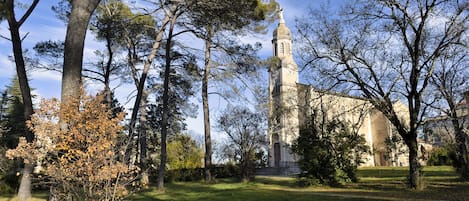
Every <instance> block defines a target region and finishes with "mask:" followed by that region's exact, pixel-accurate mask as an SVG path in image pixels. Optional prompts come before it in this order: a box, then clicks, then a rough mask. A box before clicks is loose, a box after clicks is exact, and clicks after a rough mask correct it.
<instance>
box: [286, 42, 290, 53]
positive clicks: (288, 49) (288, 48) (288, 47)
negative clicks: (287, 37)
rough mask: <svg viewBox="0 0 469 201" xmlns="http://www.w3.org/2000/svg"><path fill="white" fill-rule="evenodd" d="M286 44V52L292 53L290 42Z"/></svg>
mask: <svg viewBox="0 0 469 201" xmlns="http://www.w3.org/2000/svg"><path fill="white" fill-rule="evenodd" d="M286 46H287V47H286V50H287V52H286V54H290V52H291V50H290V44H289V43H287V44H286Z"/></svg>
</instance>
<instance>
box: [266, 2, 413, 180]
mask: <svg viewBox="0 0 469 201" xmlns="http://www.w3.org/2000/svg"><path fill="white" fill-rule="evenodd" d="M279 16H280V20H279V23H278V25H277V27H276V29H275V30H274V32H273V39H272V47H273V56H274V60H275V63H276V64H274V65H271V66H270V69H269V107H270V108H269V131H268V132H269V133H268V135H269V140H270V143H269V166H270V167H274V168H278V169H279V170H281V171H282V173H283V174H293V173H297V172H298V171H299V168H298V165H297V163H296V162H297V161H298V159H299V157H300V156H297V155H295V154H294V153H292V152H291V150H290V145H292V143H293V142H294V140H295V139H296V138H297V137H298V136H299V133H300V128H301V126H303V125H304V123H305V119H306V118H307V117H309V116H311V114H312V110H315V109H319V110H320V111H321V112H322V113H323V114H324V115H326V116H327V118H339V119H341V120H344V121H347V122H350V123H352V124H353V125H355V126H354V128H355V129H356V132H358V133H359V134H360V135H362V136H363V137H364V138H365V139H366V143H367V144H368V146H369V147H370V150H371V154H368V155H366V156H364V157H363V158H364V160H365V163H364V164H362V166H402V165H404V166H405V165H407V163H408V159H407V158H406V156H405V155H403V154H400V155H398V154H391V157H388V156H387V155H386V147H385V140H386V138H390V136H391V135H392V133H393V132H392V126H391V123H390V122H389V121H388V120H387V118H386V117H385V116H384V115H383V114H382V113H381V112H379V111H377V110H376V109H374V108H373V107H372V105H371V104H370V103H369V102H367V101H366V100H365V99H363V98H360V97H352V96H348V95H344V94H338V93H333V92H329V91H320V90H317V89H315V88H314V87H312V86H310V85H305V84H300V83H299V82H298V66H297V64H296V63H295V61H294V58H293V54H292V49H293V48H292V47H293V44H292V35H291V31H290V29H289V28H288V27H287V26H286V25H285V20H284V19H283V14H282V11H280V13H279ZM395 107H399V108H400V110H398V111H403V113H402V116H405V111H406V107H405V105H403V104H400V103H396V105H395ZM388 155H389V154H388Z"/></svg>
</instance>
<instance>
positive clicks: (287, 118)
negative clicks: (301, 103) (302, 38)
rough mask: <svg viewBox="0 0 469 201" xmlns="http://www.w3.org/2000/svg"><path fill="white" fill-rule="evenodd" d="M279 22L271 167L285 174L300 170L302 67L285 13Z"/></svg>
mask: <svg viewBox="0 0 469 201" xmlns="http://www.w3.org/2000/svg"><path fill="white" fill-rule="evenodd" d="M279 19H280V20H279V23H278V26H277V28H276V29H275V30H274V32H273V39H272V47H273V56H274V59H273V61H274V62H272V63H273V64H272V65H271V66H270V69H269V73H270V79H269V101H270V103H269V105H270V108H269V139H270V144H269V145H270V146H269V165H270V167H276V168H279V169H282V172H283V173H285V170H289V171H294V170H295V169H298V168H297V167H298V166H297V163H296V162H297V156H295V155H294V154H292V153H291V151H290V146H291V144H292V143H293V141H294V140H295V139H296V138H297V137H298V135H299V122H298V89H297V82H298V66H297V65H296V63H295V61H294V60H293V55H292V37H291V32H290V29H288V27H287V26H286V25H285V20H284V19H283V10H282V9H280V11H279Z"/></svg>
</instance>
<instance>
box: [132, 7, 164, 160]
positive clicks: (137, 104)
mask: <svg viewBox="0 0 469 201" xmlns="http://www.w3.org/2000/svg"><path fill="white" fill-rule="evenodd" d="M169 20H170V18H169V16H168V15H166V16H165V18H164V20H163V23H162V25H161V27H160V29H159V30H158V34H157V35H156V38H155V42H154V43H153V47H152V50H151V52H150V55H148V59H147V61H146V62H145V65H144V66H143V72H142V75H141V76H140V80H139V81H138V86H137V97H136V98H135V102H134V107H133V110H132V115H131V117H130V125H129V137H128V140H127V147H126V151H125V158H124V160H125V161H126V162H129V161H130V156H131V153H132V147H133V138H134V135H135V133H134V130H135V124H136V123H137V117H138V112H139V109H140V105H141V101H142V94H143V90H144V87H145V82H146V79H147V75H148V70H150V66H151V64H152V62H153V59H154V58H155V56H156V52H157V50H158V49H159V47H160V44H161V40H162V39H163V34H164V30H165V28H166V24H167V23H168V22H169Z"/></svg>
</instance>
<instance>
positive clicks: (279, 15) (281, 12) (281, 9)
mask: <svg viewBox="0 0 469 201" xmlns="http://www.w3.org/2000/svg"><path fill="white" fill-rule="evenodd" d="M278 18H279V19H280V21H279V23H281V24H285V19H283V8H280V9H279V10H278Z"/></svg>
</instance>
